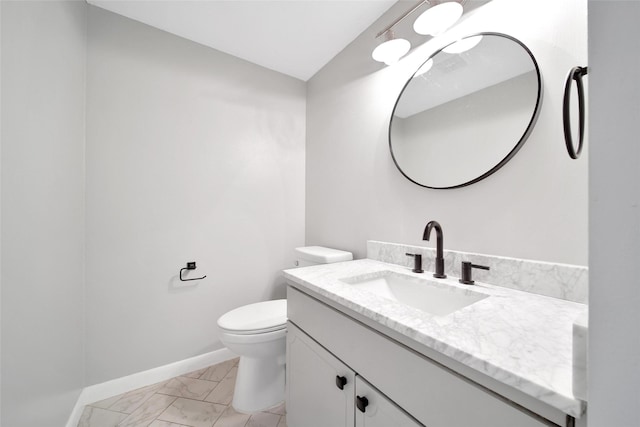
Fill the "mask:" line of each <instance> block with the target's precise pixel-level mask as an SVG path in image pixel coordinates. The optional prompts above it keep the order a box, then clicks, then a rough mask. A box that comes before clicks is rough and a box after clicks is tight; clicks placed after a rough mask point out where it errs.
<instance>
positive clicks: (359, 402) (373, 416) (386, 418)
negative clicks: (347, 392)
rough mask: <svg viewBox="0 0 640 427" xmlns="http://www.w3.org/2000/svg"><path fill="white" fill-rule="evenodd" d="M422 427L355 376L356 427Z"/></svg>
mask: <svg viewBox="0 0 640 427" xmlns="http://www.w3.org/2000/svg"><path fill="white" fill-rule="evenodd" d="M390 426H393V427H422V424H420V423H418V422H417V421H415V420H414V419H413V418H411V417H410V416H409V415H407V414H406V413H405V412H404V411H403V410H402V409H400V408H399V407H398V406H396V405H395V404H394V403H393V402H391V401H390V400H389V399H388V398H387V397H386V396H385V395H383V394H382V393H380V391H378V390H377V389H376V388H375V387H373V386H372V385H371V384H369V383H368V382H366V381H365V380H363V379H362V378H361V377H360V376H356V427H390Z"/></svg>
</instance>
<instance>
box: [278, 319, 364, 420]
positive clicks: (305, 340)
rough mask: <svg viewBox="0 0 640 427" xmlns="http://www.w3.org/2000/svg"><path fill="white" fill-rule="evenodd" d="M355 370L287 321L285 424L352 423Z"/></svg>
mask: <svg viewBox="0 0 640 427" xmlns="http://www.w3.org/2000/svg"><path fill="white" fill-rule="evenodd" d="M354 389H355V373H354V372H353V371H352V370H351V369H349V368H348V367H347V366H346V365H345V364H344V363H342V362H340V360H338V359H337V358H335V357H334V356H333V355H332V354H331V353H329V352H328V351H327V350H325V349H324V348H322V347H321V346H320V345H318V344H317V343H316V342H314V341H313V340H312V339H311V338H309V337H308V336H307V335H306V334H305V333H304V332H302V331H300V330H299V329H298V328H296V327H295V326H293V325H292V324H291V323H289V324H287V425H288V426H289V427H296V426H297V427H328V426H331V427H353V422H354V418H353V408H354V397H355V395H354V393H355V390H354Z"/></svg>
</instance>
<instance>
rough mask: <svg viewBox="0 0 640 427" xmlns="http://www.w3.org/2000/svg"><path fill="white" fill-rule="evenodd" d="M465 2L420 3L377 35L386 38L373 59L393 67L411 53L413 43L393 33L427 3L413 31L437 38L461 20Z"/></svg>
mask: <svg viewBox="0 0 640 427" xmlns="http://www.w3.org/2000/svg"><path fill="white" fill-rule="evenodd" d="M465 1H466V0H453V1H446V2H441V0H421V1H419V2H418V3H417V4H416V5H415V6H413V7H412V8H411V9H409V10H408V11H407V12H405V13H404V14H403V15H402V16H400V17H399V18H398V19H396V20H395V21H393V23H391V25H389V26H388V27H387V28H385V29H384V30H382V31H380V32H379V33H378V34H377V35H376V37H375V38H376V39H377V38H379V37H382V36H384V38H385V40H384V41H383V42H382V43H381V44H379V45H378V46H377V47H376V48H375V49H374V50H373V52H372V53H371V57H372V58H373V59H374V60H376V61H378V62H384V63H385V64H387V65H391V64H394V63H396V62H398V60H399V59H400V58H402V57H403V56H404V55H406V54H407V52H409V49H411V43H409V41H408V40H406V39H403V38H396V37H395V34H394V33H393V28H394V27H395V26H396V25H398V24H399V23H400V22H401V21H402V20H403V19H405V18H406V17H407V16H409V15H411V14H412V13H413V12H415V11H416V10H417V9H418V8H419V7H420V6H422V5H423V4H425V3H427V4H429V6H430V7H429V9H427V10H426V11H425V12H423V13H422V14H421V15H420V16H419V17H418V19H416V21H415V23H414V25H413V29H414V30H415V31H416V33H418V34H422V35H432V36H436V35H438V34H441V33H443V32H444V31H446V30H447V29H448V28H449V27H451V26H452V25H453V24H455V23H456V21H457V20H458V19H460V17H461V16H462V12H463V8H462V4H463V3H464V2H465ZM425 65H426V64H425ZM425 72H426V70H425Z"/></svg>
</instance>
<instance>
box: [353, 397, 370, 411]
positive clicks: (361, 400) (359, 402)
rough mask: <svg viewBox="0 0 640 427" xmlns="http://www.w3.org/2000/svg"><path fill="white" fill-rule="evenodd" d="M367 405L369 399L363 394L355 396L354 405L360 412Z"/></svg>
mask: <svg viewBox="0 0 640 427" xmlns="http://www.w3.org/2000/svg"><path fill="white" fill-rule="evenodd" d="M368 405H369V399H367V398H366V397H364V396H362V397H361V396H356V406H357V407H358V409H359V410H360V412H364V411H365V410H366V408H367V406H368Z"/></svg>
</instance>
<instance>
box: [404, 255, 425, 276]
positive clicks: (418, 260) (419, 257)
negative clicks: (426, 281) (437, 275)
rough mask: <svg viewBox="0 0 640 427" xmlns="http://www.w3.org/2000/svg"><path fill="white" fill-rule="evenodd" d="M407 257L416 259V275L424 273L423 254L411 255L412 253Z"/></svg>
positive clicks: (414, 268)
mask: <svg viewBox="0 0 640 427" xmlns="http://www.w3.org/2000/svg"><path fill="white" fill-rule="evenodd" d="M405 255H406V256H411V257H413V259H414V262H413V270H411V271H413V272H414V273H424V270H423V269H422V255H421V254H410V253H406V254H405Z"/></svg>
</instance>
